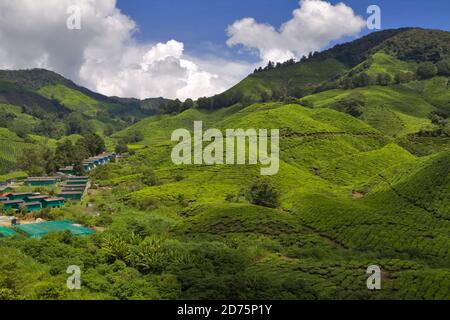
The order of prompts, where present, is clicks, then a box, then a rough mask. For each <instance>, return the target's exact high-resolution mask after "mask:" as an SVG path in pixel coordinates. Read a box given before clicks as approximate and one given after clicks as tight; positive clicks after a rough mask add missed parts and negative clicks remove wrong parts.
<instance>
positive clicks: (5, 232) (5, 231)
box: [0, 226, 17, 237]
mask: <svg viewBox="0 0 450 320" xmlns="http://www.w3.org/2000/svg"><path fill="white" fill-rule="evenodd" d="M16 234H17V232H15V231H14V230H13V229H10V228H7V227H1V226H0V237H12V236H15V235H16Z"/></svg>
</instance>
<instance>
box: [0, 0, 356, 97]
mask: <svg viewBox="0 0 450 320" xmlns="http://www.w3.org/2000/svg"><path fill="white" fill-rule="evenodd" d="M73 5H77V6H79V7H80V9H81V30H69V29H68V28H67V26H66V21H67V19H68V18H69V14H68V13H67V8H69V7H71V6H73ZM363 25H364V22H363V21H362V19H361V18H359V17H357V16H355V15H354V13H353V11H352V9H351V8H349V7H347V6H345V5H344V4H338V5H335V6H333V5H331V4H329V3H327V2H324V1H318V0H317V1H315V0H304V1H301V2H300V8H299V9H297V10H295V11H294V12H293V18H292V19H291V20H290V21H288V22H286V23H285V24H283V25H282V26H281V28H280V29H279V30H276V29H275V28H274V27H273V26H270V25H266V24H261V23H258V22H256V21H255V20H254V19H252V18H245V19H242V20H239V21H236V22H235V23H234V24H233V25H232V26H230V27H229V28H228V34H229V39H228V42H227V44H228V45H230V46H233V45H237V44H242V45H244V47H246V48H249V49H254V50H258V51H259V54H260V57H261V59H262V60H263V62H266V61H267V60H269V59H270V60H275V61H283V60H287V59H288V58H291V57H300V56H301V55H302V54H305V53H308V52H310V51H312V50H318V49H320V48H321V47H323V46H324V45H325V44H327V43H328V42H329V41H331V40H333V39H337V38H340V37H342V36H343V35H349V34H355V33H357V32H358V31H360V30H361V28H362V26H363ZM137 30H138V26H137V25H136V23H135V22H134V21H133V20H132V19H131V18H130V17H128V16H126V15H124V14H123V13H122V12H121V11H120V10H119V9H118V8H117V6H116V1H115V0H39V1H37V0H14V1H11V0H0V68H3V69H20V68H22V69H23V68H34V67H40V68H47V69H51V70H54V71H56V72H58V73H60V74H62V75H64V76H66V77H68V78H70V79H72V80H74V81H75V82H77V83H79V84H81V85H84V86H86V87H88V88H90V89H92V90H94V91H98V92H100V93H103V94H106V95H116V96H122V97H137V98H148V97H158V96H163V97H167V98H180V99H182V100H183V99H185V98H188V97H191V98H198V97H200V96H210V95H213V94H217V93H220V92H222V91H224V90H226V89H228V88H230V87H231V86H233V85H234V84H236V83H237V82H238V81H239V80H241V79H243V78H244V77H245V76H246V75H247V74H248V73H250V72H251V71H252V70H253V68H254V67H255V65H254V64H250V63H248V62H241V61H233V60H232V59H231V58H227V59H224V58H219V57H217V56H211V55H205V56H202V57H198V56H197V57H194V56H190V55H188V54H186V53H185V50H184V44H183V43H181V42H179V41H176V40H169V39H168V40H169V41H167V42H165V43H138V42H137V40H136V39H135V33H136V31H137Z"/></svg>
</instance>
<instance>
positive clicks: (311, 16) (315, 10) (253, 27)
mask: <svg viewBox="0 0 450 320" xmlns="http://www.w3.org/2000/svg"><path fill="white" fill-rule="evenodd" d="M299 6H300V7H299V8H298V9H296V10H294V12H293V13H292V14H293V17H292V19H291V20H289V21H287V22H285V23H284V24H283V25H282V26H281V27H280V29H279V30H276V29H275V28H274V27H273V26H271V25H269V24H262V23H258V22H257V21H255V19H253V18H244V19H242V20H238V21H236V22H234V23H233V24H232V25H231V26H229V27H228V29H227V32H228V36H229V39H228V41H227V44H228V45H229V46H234V45H239V44H241V45H243V46H244V47H246V48H248V49H253V50H258V51H259V55H260V58H261V59H262V60H263V61H264V62H268V61H269V60H272V61H275V62H281V61H285V60H288V59H290V58H300V57H302V56H303V55H307V54H308V53H309V52H312V51H319V50H320V49H322V48H323V47H324V46H326V45H327V44H328V43H330V42H331V41H333V40H336V39H339V38H341V37H343V36H350V35H355V34H357V33H359V32H360V31H361V30H362V29H363V27H364V26H365V25H366V23H365V21H364V20H363V19H362V18H361V17H359V16H356V15H355V13H354V12H353V10H352V8H350V7H348V6H346V5H345V4H343V3H339V4H336V5H332V4H330V3H329V2H326V1H322V0H301V1H300V3H299Z"/></svg>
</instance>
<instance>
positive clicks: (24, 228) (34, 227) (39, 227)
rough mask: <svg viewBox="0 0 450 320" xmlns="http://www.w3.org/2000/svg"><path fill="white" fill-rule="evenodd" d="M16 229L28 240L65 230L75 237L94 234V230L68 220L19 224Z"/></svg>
mask: <svg viewBox="0 0 450 320" xmlns="http://www.w3.org/2000/svg"><path fill="white" fill-rule="evenodd" d="M16 229H18V230H20V231H21V232H23V233H25V234H26V235H27V236H28V237H30V238H41V237H43V236H45V235H46V234H48V233H50V232H63V231H67V230H68V231H70V232H71V233H72V234H73V235H75V236H81V235H89V234H93V233H95V231H94V230H91V229H89V228H86V227H83V226H81V225H78V224H75V223H74V222H72V221H68V220H65V221H48V222H41V223H33V224H21V225H17V226H16Z"/></svg>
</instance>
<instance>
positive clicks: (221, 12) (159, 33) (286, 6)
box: [117, 0, 450, 59]
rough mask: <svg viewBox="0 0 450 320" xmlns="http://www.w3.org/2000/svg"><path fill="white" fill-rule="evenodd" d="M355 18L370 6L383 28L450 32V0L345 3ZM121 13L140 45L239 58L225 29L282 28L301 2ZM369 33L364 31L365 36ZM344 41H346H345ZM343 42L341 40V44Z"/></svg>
mask: <svg viewBox="0 0 450 320" xmlns="http://www.w3.org/2000/svg"><path fill="white" fill-rule="evenodd" d="M329 2H331V3H332V4H337V3H339V2H343V3H345V4H346V5H348V6H350V7H352V8H353V10H354V11H355V13H356V14H358V15H360V16H362V17H367V16H368V15H367V13H366V10H367V7H368V6H369V5H372V4H376V5H378V6H379V7H380V8H381V10H382V28H383V29H390V28H399V27H409V26H414V27H422V28H432V29H443V30H450V17H449V15H450V1H449V0H428V1H422V0H421V1H419V0H395V1H394V0H378V1H374V0H344V1H336V0H331V1H329ZM117 6H118V7H119V8H120V9H121V10H122V12H123V13H124V14H126V15H128V16H130V17H132V18H133V20H135V21H136V22H137V24H138V26H139V28H140V32H139V33H138V34H137V35H136V38H137V39H139V41H145V42H148V41H150V42H165V41H167V40H170V39H175V40H177V41H181V42H183V43H184V45H185V50H186V52H188V53H192V54H202V52H203V53H204V52H209V51H213V53H215V54H222V55H227V54H228V55H236V56H239V57H240V58H248V59H252V57H251V56H248V55H245V54H244V55H242V54H241V55H238V53H237V52H238V51H239V50H238V49H237V48H235V49H230V48H228V47H227V46H226V44H225V42H226V40H227V35H226V31H225V30H226V28H227V26H229V25H230V24H232V23H233V22H234V21H236V20H239V19H242V18H245V17H253V18H255V19H256V20H257V21H258V22H261V23H268V24H270V25H272V26H274V27H276V28H278V27H279V26H280V25H281V24H282V23H283V22H285V21H288V20H289V19H290V18H291V17H292V11H293V10H294V9H296V8H298V0H227V1H224V0H190V1H187V0H118V4H117ZM367 32H369V31H368V30H364V31H363V33H362V34H365V33H367ZM344 39H345V38H344ZM338 42H339V41H338Z"/></svg>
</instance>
